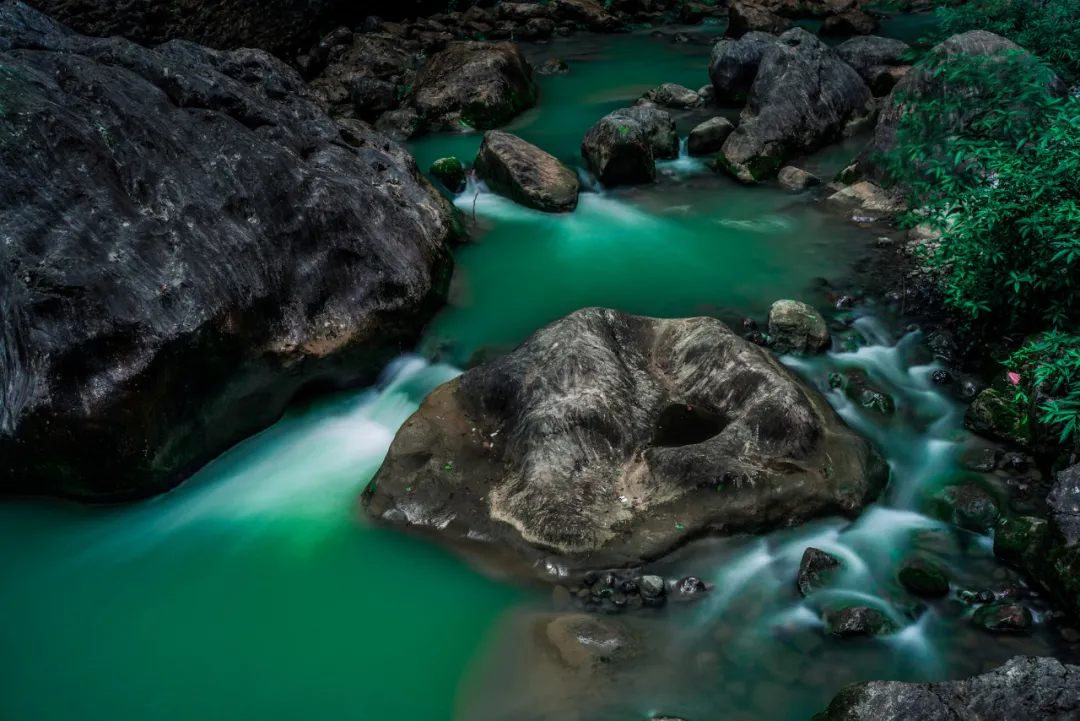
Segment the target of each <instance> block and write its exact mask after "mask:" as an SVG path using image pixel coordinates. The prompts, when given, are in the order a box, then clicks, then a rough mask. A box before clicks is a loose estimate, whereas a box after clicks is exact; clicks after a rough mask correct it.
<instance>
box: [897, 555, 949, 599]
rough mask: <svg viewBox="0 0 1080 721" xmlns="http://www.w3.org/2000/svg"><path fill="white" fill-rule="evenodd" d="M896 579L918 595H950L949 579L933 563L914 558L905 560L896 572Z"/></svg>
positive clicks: (938, 596) (934, 596)
mask: <svg viewBox="0 0 1080 721" xmlns="http://www.w3.org/2000/svg"><path fill="white" fill-rule="evenodd" d="M896 580H898V581H899V582H900V585H901V586H903V587H904V588H906V589H907V590H908V591H910V592H911V593H913V594H915V595H916V596H922V597H924V598H941V597H943V596H947V595H949V579H948V577H947V576H946V575H945V573H944V572H943V571H942V570H941V569H940V568H938V567H937V566H936V565H934V564H932V563H928V562H927V561H924V560H922V559H918V558H913V559H908V560H907V561H905V562H904V565H903V566H901V567H900V571H899V572H898V573H897V574H896Z"/></svg>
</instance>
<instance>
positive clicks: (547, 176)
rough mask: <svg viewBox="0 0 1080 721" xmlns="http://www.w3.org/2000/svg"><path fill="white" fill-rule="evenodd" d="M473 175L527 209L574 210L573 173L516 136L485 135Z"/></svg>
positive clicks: (575, 189)
mask: <svg viewBox="0 0 1080 721" xmlns="http://www.w3.org/2000/svg"><path fill="white" fill-rule="evenodd" d="M476 172H477V173H478V174H479V175H480V177H481V178H483V179H484V180H485V181H486V182H487V184H488V186H489V187H491V189H492V190H494V191H495V192H497V193H499V194H501V195H505V196H506V197H508V198H511V199H512V200H514V201H515V202H517V203H519V204H521V205H524V206H525V207H527V208H533V209H534V210H542V211H545V212H551V213H562V212H570V211H572V210H573V209H574V208H576V207H577V202H578V190H579V188H580V181H579V180H578V176H577V173H575V172H574V171H572V170H570V168H568V167H566V166H565V165H563V164H562V163H560V162H559V160H558V159H557V158H555V157H554V156H553V155H550V154H549V153H545V152H544V151H543V150H541V149H540V148H538V147H536V146H535V145H533V144H531V143H527V142H525V141H524V140H522V139H521V138H519V137H517V136H516V135H511V134H510V133H504V132H502V131H500V130H489V131H488V132H487V133H485V134H484V140H483V142H482V143H481V145H480V152H479V153H477V156H476Z"/></svg>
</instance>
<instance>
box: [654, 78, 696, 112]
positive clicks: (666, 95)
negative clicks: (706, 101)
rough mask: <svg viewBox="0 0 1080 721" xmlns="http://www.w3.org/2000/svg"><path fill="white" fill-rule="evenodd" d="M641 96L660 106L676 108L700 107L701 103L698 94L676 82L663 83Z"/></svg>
mask: <svg viewBox="0 0 1080 721" xmlns="http://www.w3.org/2000/svg"><path fill="white" fill-rule="evenodd" d="M642 98H643V99H645V100H647V101H649V102H650V103H654V104H656V105H658V106H660V107H661V108H675V109H676V110H688V109H691V108H700V107H701V105H702V100H701V96H700V95H698V94H697V93H696V92H695V91H693V90H691V89H690V88H686V87H683V86H682V85H678V84H676V83H664V84H663V85H661V86H659V87H656V88H653V89H652V90H650V91H649V92H647V93H645V95H643V96H642Z"/></svg>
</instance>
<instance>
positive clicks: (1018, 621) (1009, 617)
mask: <svg viewBox="0 0 1080 721" xmlns="http://www.w3.org/2000/svg"><path fill="white" fill-rule="evenodd" d="M971 622H972V623H973V624H975V625H976V626H978V627H979V628H982V629H985V630H987V631H993V632H994V633H1015V632H1016V631H1026V630H1027V629H1028V628H1030V627H1031V624H1033V623H1035V619H1034V618H1032V616H1031V611H1029V610H1028V609H1027V608H1026V607H1025V606H1021V605H1019V604H1016V603H991V604H990V605H988V606H981V607H979V608H977V609H975V613H974V614H972V616H971Z"/></svg>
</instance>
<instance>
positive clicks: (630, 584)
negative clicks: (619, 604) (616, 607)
mask: <svg viewBox="0 0 1080 721" xmlns="http://www.w3.org/2000/svg"><path fill="white" fill-rule="evenodd" d="M619 590H620V591H622V592H623V593H625V594H627V595H628V596H630V595H636V594H637V592H638V585H637V582H636V581H634V579H632V578H627V579H624V580H622V581H621V582H620V583H619Z"/></svg>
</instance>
